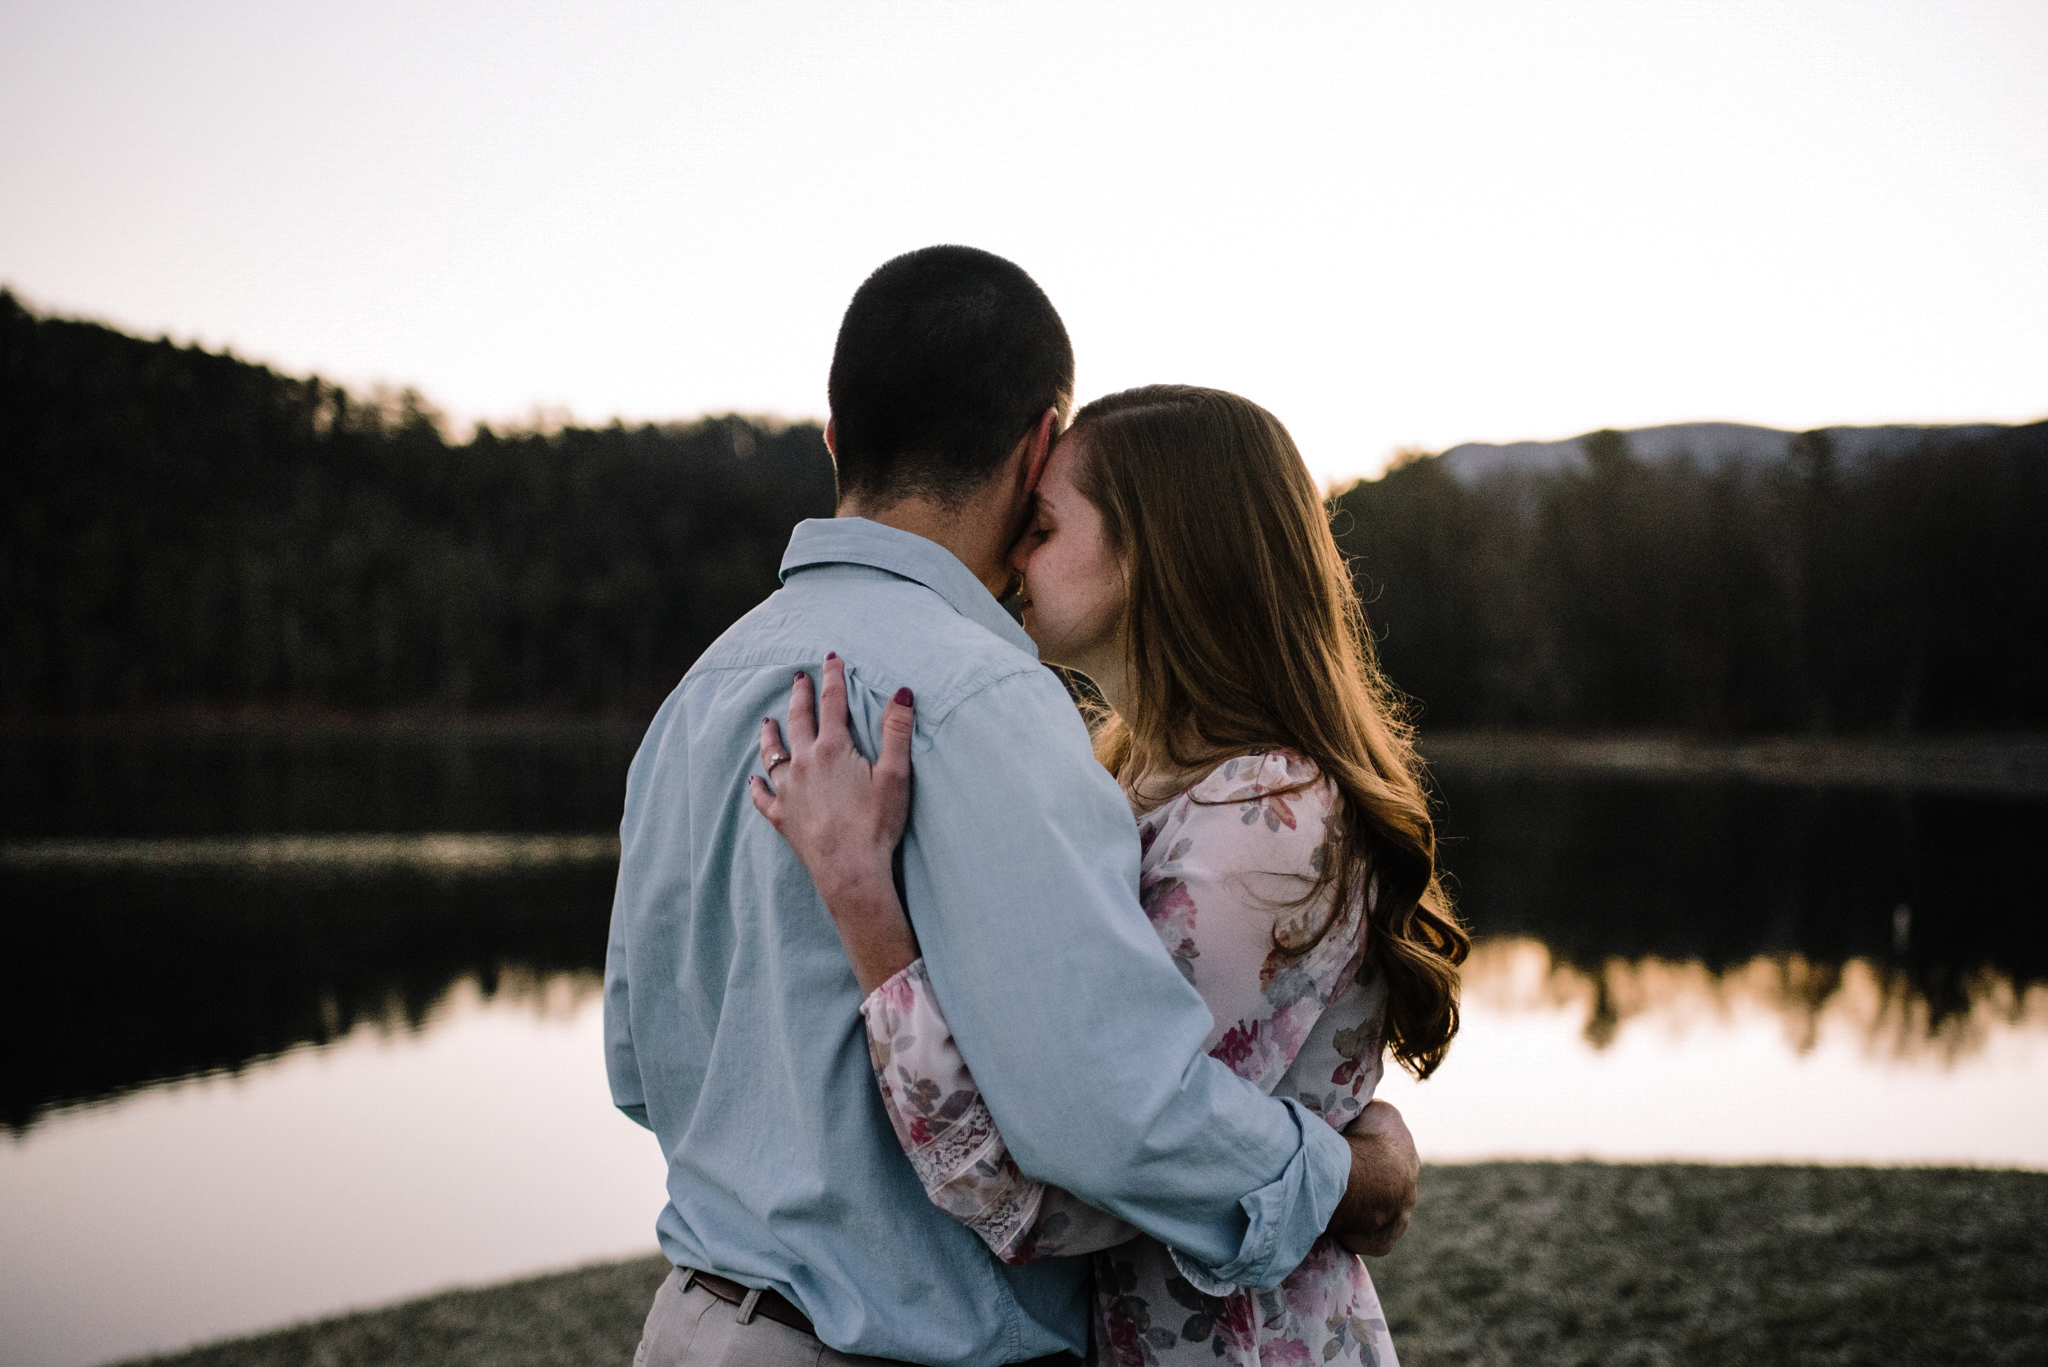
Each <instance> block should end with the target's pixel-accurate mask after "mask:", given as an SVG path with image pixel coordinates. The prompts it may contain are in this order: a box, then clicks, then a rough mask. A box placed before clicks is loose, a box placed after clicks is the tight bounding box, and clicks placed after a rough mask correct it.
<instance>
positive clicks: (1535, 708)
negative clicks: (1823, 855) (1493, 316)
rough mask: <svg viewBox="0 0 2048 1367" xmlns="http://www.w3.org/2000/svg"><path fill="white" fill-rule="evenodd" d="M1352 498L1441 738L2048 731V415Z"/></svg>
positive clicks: (1588, 462)
mask: <svg viewBox="0 0 2048 1367" xmlns="http://www.w3.org/2000/svg"><path fill="white" fill-rule="evenodd" d="M1581 446H1582V453H1583V456H1584V460H1583V462H1582V463H1581V465H1580V467H1579V468H1574V469H1565V470H1562V471H1558V472H1554V473H1549V474H1521V475H1514V474H1504V475H1502V476H1498V477H1494V478H1491V479H1482V480H1476V481H1473V482H1471V483H1466V482H1461V481H1460V480H1459V479H1457V478H1455V477H1454V476H1453V475H1452V474H1451V473H1450V471H1448V470H1447V469H1446V468H1445V467H1444V465H1443V463H1442V462H1439V461H1437V460H1434V459H1430V458H1423V459H1418V460H1414V461H1412V462H1410V463H1407V464H1405V465H1402V466H1399V467H1398V468H1396V469H1394V470H1392V471H1390V472H1389V473H1388V474H1386V475H1385V476H1383V477H1382V478H1380V479H1377V480H1373V481H1368V482H1362V483H1359V484H1357V485H1354V486H1353V487H1351V488H1350V489H1347V490H1345V491H1344V492H1342V493H1341V494H1338V495H1337V496H1336V497H1335V498H1334V499H1333V500H1332V505H1333V510H1334V513H1335V519H1336V520H1335V529H1336V530H1337V532H1338V541H1339V544H1340V546H1342V547H1343V548H1344V550H1345V551H1346V552H1347V554H1349V555H1350V556H1351V557H1353V560H1352V568H1353V572H1354V573H1355V574H1356V575H1357V577H1358V580H1359V584H1360V587H1361V589H1362V590H1363V592H1364V595H1365V597H1366V599H1367V604H1368V606H1367V613H1368V617H1369V620H1370V623H1371V626H1372V629H1373V632H1374V635H1375V636H1376V637H1377V638H1378V641H1379V650H1380V656H1381V660H1382V663H1383V664H1384V665H1385V667H1386V669H1387V672H1388V674H1389V675H1390V676H1391V677H1392V679H1393V680H1394V682H1395V683H1396V684H1397V685H1398V686H1399V687H1400V688H1401V689H1403V690H1404V691H1406V692H1407V693H1408V694H1410V695H1411V696H1412V697H1413V698H1415V699H1416V700H1417V701H1418V703H1419V705H1420V712H1421V715H1422V719H1423V721H1424V723H1425V725H1432V724H1433V725H1438V726H1565V727H1677V728H1685V729H1689V730H1695V731H1705V732H1719V733H1737V732H1819V733H1830V732H1865V733H1868V732H1886V733H1893V734H1905V733H1914V732H1922V731H1933V730H1957V729H1985V728H2019V727H2039V726H2041V725H2043V724H2044V723H2048V536H2044V533H2043V529H2044V528H2048V423H2035V424H2032V425H2030V426H2026V427H2015V428H2007V429H2004V430H2002V431H2000V432H1998V433H1996V434H1995V435H1992V436H1989V437H1982V438H1976V439H1968V440H1959V439H1953V438H1948V437H1944V436H1943V435H1942V434H1941V433H1940V432H1939V430H1938V429H1937V430H1935V431H1932V432H1930V434H1929V436H1928V437H1927V438H1925V439H1923V440H1922V441H1920V442H1919V443H1918V444H1916V445H1914V446H1911V447H1909V448H1906V449H1903V450H1901V451H1899V452H1896V453H1894V454H1891V455H1888V456H1879V457H1874V458H1871V459H1868V460H1866V461H1863V462H1860V463H1859V464H1858V466H1857V468H1855V469H1847V468H1845V467H1844V464H1843V462H1841V461H1840V460H1838V459H1837V456H1836V452H1835V450H1834V443H1833V441H1832V439H1831V438H1830V437H1829V435H1828V433H1827V432H1825V431H1816V432H1806V433H1801V434H1798V435H1797V436H1795V437H1793V438H1792V440H1791V444H1790V451H1789V454H1788V458H1787V459H1786V460H1785V461H1783V462H1781V463H1776V464H1766V465H1762V466H1747V467H1744V466H1727V467H1722V468H1718V469H1713V468H1707V467H1705V466H1703V465H1702V464H1700V463H1697V462H1694V461H1691V460H1688V459H1684V458H1679V459H1674V460H1660V461H1656V462H1648V461H1643V460H1638V459H1636V458H1635V457H1634V456H1633V455H1632V454H1631V453H1630V451H1629V447H1628V439H1627V437H1626V436H1625V435H1624V434H1623V433H1619V432H1612V431H1607V432H1597V433H1594V434H1592V435H1591V436H1589V437H1586V438H1584V439H1582V442H1581Z"/></svg>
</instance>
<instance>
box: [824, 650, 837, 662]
mask: <svg viewBox="0 0 2048 1367" xmlns="http://www.w3.org/2000/svg"><path fill="white" fill-rule="evenodd" d="M825 658H826V659H828V660H836V659H838V658H839V652H838V651H836V650H828V651H826V652H825Z"/></svg>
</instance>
